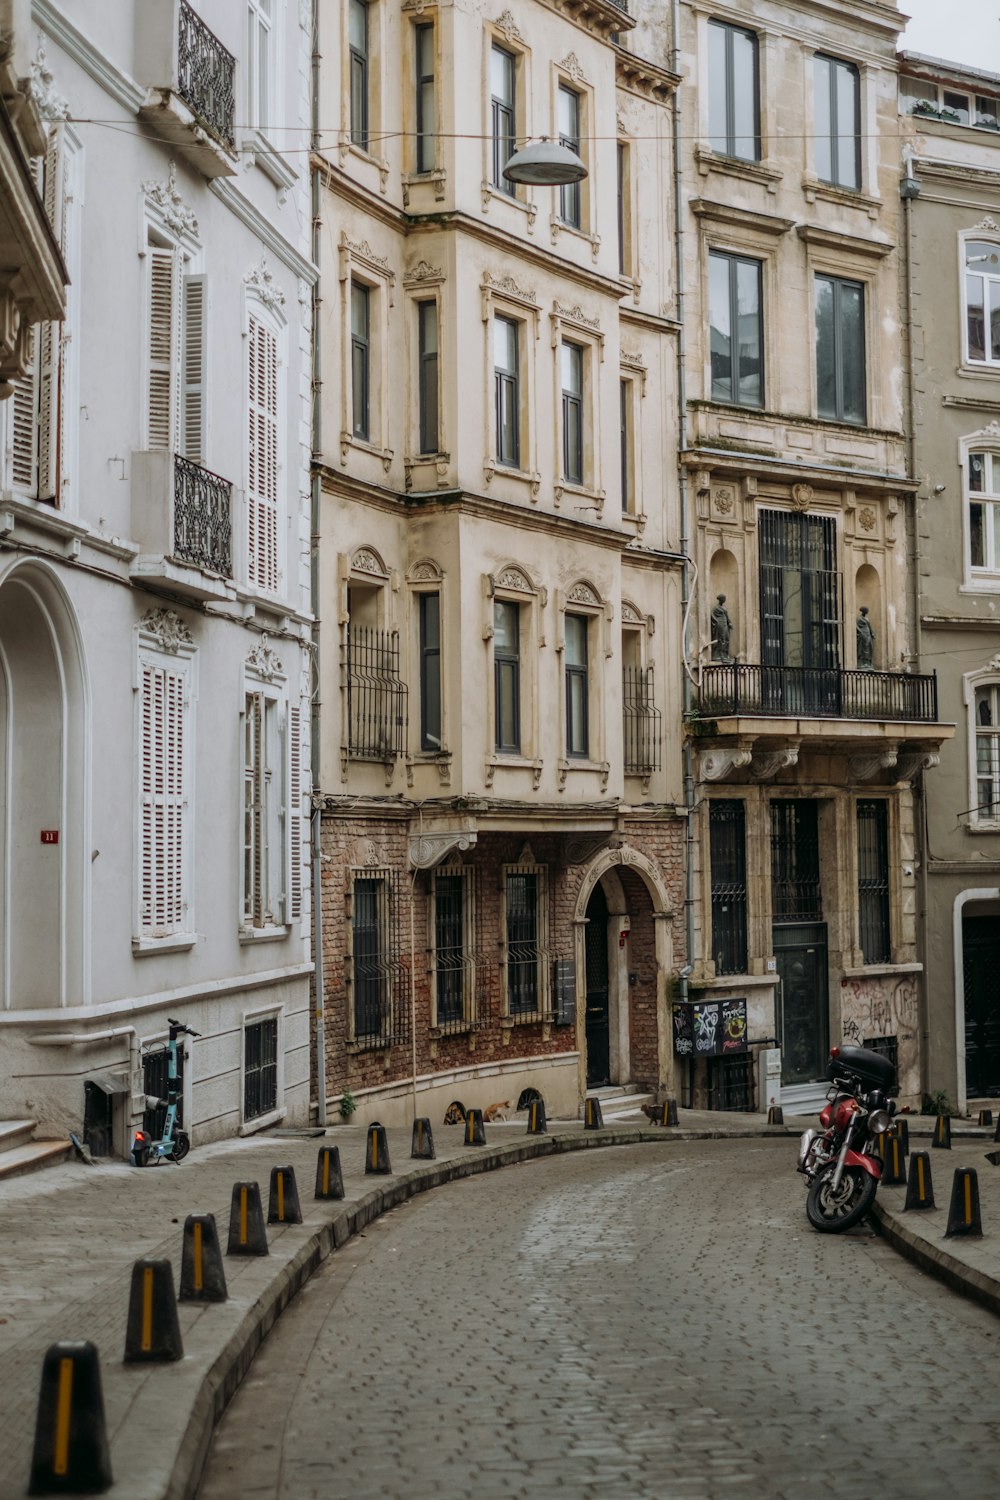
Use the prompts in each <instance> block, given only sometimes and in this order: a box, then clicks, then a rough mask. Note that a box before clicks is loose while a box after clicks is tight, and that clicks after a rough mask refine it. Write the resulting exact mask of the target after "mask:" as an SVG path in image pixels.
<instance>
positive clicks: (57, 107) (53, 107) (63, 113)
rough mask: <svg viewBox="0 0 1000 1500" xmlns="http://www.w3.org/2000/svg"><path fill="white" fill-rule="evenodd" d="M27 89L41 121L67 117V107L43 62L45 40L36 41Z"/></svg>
mask: <svg viewBox="0 0 1000 1500" xmlns="http://www.w3.org/2000/svg"><path fill="white" fill-rule="evenodd" d="M28 89H29V92H30V94H31V97H32V99H34V101H35V103H36V104H37V106H38V113H39V114H40V115H41V117H42V119H43V120H48V121H50V122H51V121H54V120H65V119H66V118H67V116H68V115H69V105H68V104H67V102H66V100H65V99H64V98H63V96H62V94H60V92H59V90H58V89H57V88H56V80H55V75H54V74H53V72H52V69H51V68H50V67H49V65H48V63H47V62H46V60H45V38H44V36H42V37H39V39H38V51H37V52H36V54H35V60H34V62H33V63H32V64H31V79H30V82H29V84H28Z"/></svg>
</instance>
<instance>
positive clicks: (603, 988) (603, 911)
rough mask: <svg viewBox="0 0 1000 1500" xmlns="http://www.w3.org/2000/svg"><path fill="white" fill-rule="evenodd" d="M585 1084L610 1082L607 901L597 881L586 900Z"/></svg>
mask: <svg viewBox="0 0 1000 1500" xmlns="http://www.w3.org/2000/svg"><path fill="white" fill-rule="evenodd" d="M584 930H585V933H586V939H585V941H586V951H587V1087H588V1088H591V1089H592V1088H600V1087H601V1085H602V1084H605V1083H610V1082H611V1040H610V1027H609V1016H608V903H607V898H606V897H605V895H604V891H603V890H602V888H601V886H600V885H596V886H595V887H594V891H593V894H592V896H591V898H590V900H589V901H588V903H587V926H586V928H585V929H584Z"/></svg>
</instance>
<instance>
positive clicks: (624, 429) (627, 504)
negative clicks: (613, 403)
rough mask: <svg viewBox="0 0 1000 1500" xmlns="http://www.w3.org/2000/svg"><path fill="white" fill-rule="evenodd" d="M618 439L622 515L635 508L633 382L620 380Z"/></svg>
mask: <svg viewBox="0 0 1000 1500" xmlns="http://www.w3.org/2000/svg"><path fill="white" fill-rule="evenodd" d="M618 440H619V445H620V446H619V453H620V455H621V486H622V515H625V516H627V515H628V514H629V513H630V512H631V511H632V510H633V509H634V505H633V498H634V497H633V494H632V382H631V380H619V382H618Z"/></svg>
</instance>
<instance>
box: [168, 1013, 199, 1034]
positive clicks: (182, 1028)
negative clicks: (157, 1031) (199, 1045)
mask: <svg viewBox="0 0 1000 1500" xmlns="http://www.w3.org/2000/svg"><path fill="white" fill-rule="evenodd" d="M167 1025H168V1026H172V1027H173V1028H174V1030H175V1031H184V1032H186V1033H187V1035H188V1036H201V1032H200V1031H195V1030H194V1029H193V1028H192V1027H191V1026H185V1025H184V1022H183V1021H175V1020H174V1018H173V1016H168V1017H167Z"/></svg>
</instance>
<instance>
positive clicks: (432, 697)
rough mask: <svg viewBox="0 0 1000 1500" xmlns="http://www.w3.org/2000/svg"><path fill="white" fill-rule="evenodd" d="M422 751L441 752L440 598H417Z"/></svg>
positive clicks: (422, 595) (437, 596)
mask: <svg viewBox="0 0 1000 1500" xmlns="http://www.w3.org/2000/svg"><path fill="white" fill-rule="evenodd" d="M417 598H418V600H419V604H418V609H419V631H420V748H421V750H440V749H441V595H440V594H418V595H417Z"/></svg>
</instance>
